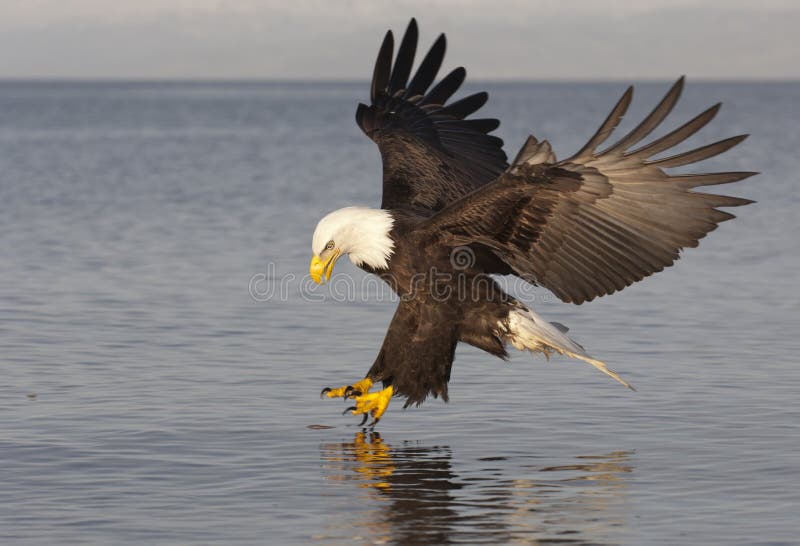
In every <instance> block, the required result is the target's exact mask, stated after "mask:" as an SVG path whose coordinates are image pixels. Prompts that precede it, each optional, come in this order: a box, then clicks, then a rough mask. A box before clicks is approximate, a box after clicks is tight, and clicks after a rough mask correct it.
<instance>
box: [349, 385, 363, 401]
mask: <svg viewBox="0 0 800 546" xmlns="http://www.w3.org/2000/svg"><path fill="white" fill-rule="evenodd" d="M362 394H364V393H362V392H361V391H360V390H358V389H356V388H353V386H352V385H348V386H347V388H346V389H345V390H344V397H345V398H346V399H347V398H356V397H357V396H361V395H362Z"/></svg>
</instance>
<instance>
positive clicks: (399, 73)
mask: <svg viewBox="0 0 800 546" xmlns="http://www.w3.org/2000/svg"><path fill="white" fill-rule="evenodd" d="M418 37H419V31H418V30H417V21H416V19H413V18H412V19H411V21H410V22H409V23H408V28H406V33H405V34H404V35H403V40H402V41H401V42H400V47H399V48H398V49H397V58H396V59H395V61H394V68H393V69H392V76H391V78H390V79H389V94H392V93H395V92H397V91H399V90H401V89H405V87H406V83H407V82H408V76H409V75H410V74H411V67H412V65H413V64H414V55H415V54H416V52H417V39H418Z"/></svg>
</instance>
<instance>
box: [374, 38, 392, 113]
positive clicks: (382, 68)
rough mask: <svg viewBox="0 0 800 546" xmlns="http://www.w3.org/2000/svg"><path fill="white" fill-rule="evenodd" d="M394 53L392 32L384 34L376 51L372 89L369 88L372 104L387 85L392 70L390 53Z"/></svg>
mask: <svg viewBox="0 0 800 546" xmlns="http://www.w3.org/2000/svg"><path fill="white" fill-rule="evenodd" d="M393 52H394V35H393V34H392V31H391V30H389V31H387V32H386V36H384V38H383V43H382V44H381V48H380V50H379V51H378V58H377V59H376V60H375V69H374V70H373V71H372V87H371V88H370V99H371V100H372V102H373V104H374V103H375V100H376V99H377V98H378V95H379V94H380V93H383V92H384V91H385V90H386V86H387V85H388V83H389V73H390V71H391V69H392V53H393Z"/></svg>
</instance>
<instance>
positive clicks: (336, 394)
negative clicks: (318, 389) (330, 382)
mask: <svg viewBox="0 0 800 546" xmlns="http://www.w3.org/2000/svg"><path fill="white" fill-rule="evenodd" d="M371 387H372V380H371V379H370V378H369V377H365V378H364V379H362V380H361V381H359V382H357V383H353V384H352V385H345V386H344V387H339V388H338V389H331V388H328V387H325V388H324V389H322V393H320V395H321V396H327V397H328V398H350V394H351V393H353V394H355V393H356V392H358V393H360V394H366V393H368V392H369V389H370V388H371ZM356 396H357V395H356Z"/></svg>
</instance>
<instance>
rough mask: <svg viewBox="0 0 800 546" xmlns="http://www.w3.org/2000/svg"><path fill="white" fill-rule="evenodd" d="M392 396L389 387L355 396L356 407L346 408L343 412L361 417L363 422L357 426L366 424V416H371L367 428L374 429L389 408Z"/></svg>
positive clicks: (391, 390)
mask: <svg viewBox="0 0 800 546" xmlns="http://www.w3.org/2000/svg"><path fill="white" fill-rule="evenodd" d="M393 394H394V387H392V386H391V385H390V386H388V387H386V388H385V389H383V390H382V391H378V392H371V393H366V394H361V395H358V396H355V401H356V405H355V406H351V407H349V408H347V409H346V410H344V412H345V413H347V412H348V411H349V412H352V413H353V414H355V415H363V416H364V420H363V421H361V425H359V426H363V425H364V423H366V422H367V416H372V422H371V423H370V424H369V425H367V426H368V427H374V426H375V425H376V424H377V423H378V421H380V418H381V416H382V415H383V414H384V413H385V412H386V408H388V407H389V402H390V401H391V400H392V395H393Z"/></svg>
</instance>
